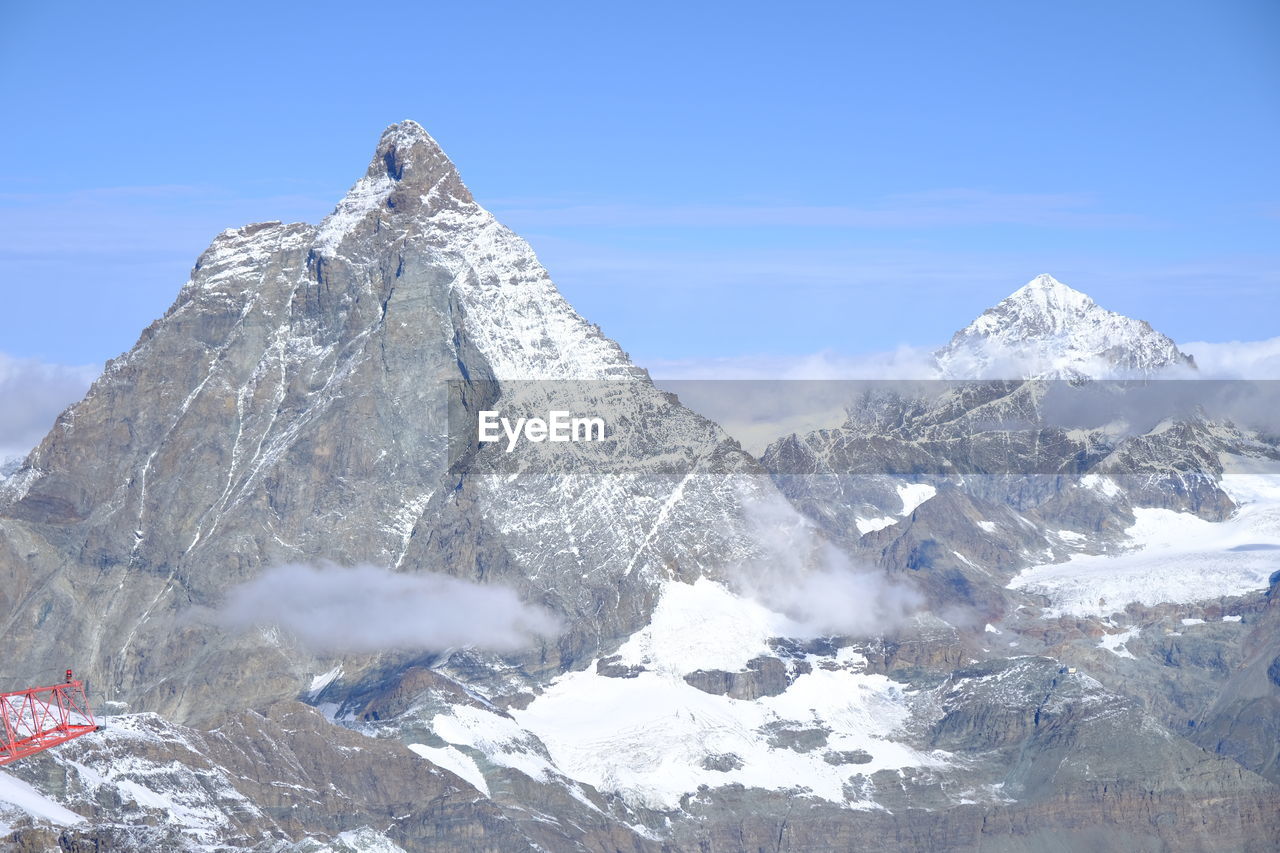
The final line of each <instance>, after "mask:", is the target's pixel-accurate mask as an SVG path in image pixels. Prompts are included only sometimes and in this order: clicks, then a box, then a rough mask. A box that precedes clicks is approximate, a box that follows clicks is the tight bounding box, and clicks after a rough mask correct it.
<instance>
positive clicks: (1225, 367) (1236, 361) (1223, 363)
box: [1179, 338, 1280, 379]
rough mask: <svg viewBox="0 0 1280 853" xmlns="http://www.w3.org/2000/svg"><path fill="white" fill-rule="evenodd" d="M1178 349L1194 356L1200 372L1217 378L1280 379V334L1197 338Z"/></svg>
mask: <svg viewBox="0 0 1280 853" xmlns="http://www.w3.org/2000/svg"><path fill="white" fill-rule="evenodd" d="M1179 349H1181V350H1182V351H1183V352H1186V353H1188V354H1190V355H1192V356H1194V357H1195V360H1196V365H1197V366H1198V367H1199V368H1200V373H1201V374H1203V375H1204V376H1206V377H1211V378H1214V379H1280V338H1271V339H1270V340H1265V341H1226V342H1223V343H1209V342H1207V341H1195V342H1193V343H1189V344H1180V345H1179Z"/></svg>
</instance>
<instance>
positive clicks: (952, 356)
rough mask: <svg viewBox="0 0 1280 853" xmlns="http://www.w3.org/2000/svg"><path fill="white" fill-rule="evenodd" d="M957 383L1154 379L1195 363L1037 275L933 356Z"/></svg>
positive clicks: (1147, 329) (1148, 331)
mask: <svg viewBox="0 0 1280 853" xmlns="http://www.w3.org/2000/svg"><path fill="white" fill-rule="evenodd" d="M934 358H935V359H936V360H937V363H938V368H939V370H940V371H941V372H942V375H943V376H945V377H947V378H953V379H971V378H980V379H992V378H999V379H1017V378H1025V377H1030V376H1050V377H1061V378H1067V377H1077V376H1087V377H1091V378H1104V377H1126V376H1149V375H1151V374H1153V373H1157V372H1163V371H1167V370H1170V369H1182V370H1194V369H1195V361H1194V360H1193V359H1192V358H1191V356H1189V355H1187V354H1185V353H1183V352H1181V351H1180V350H1179V349H1178V347H1177V344H1175V343H1174V342H1173V340H1172V339H1171V338H1169V337H1168V336H1166V335H1163V334H1161V333H1160V332H1157V331H1156V330H1155V329H1153V328H1151V326H1150V324H1148V323H1147V322H1146V321H1144V320H1135V319H1133V318H1132V317H1126V316H1124V315H1123V314H1117V313H1115V312H1114V311H1108V310H1107V309H1105V308H1103V307H1102V306H1100V305H1098V303H1096V302H1094V301H1093V300H1092V299H1090V298H1089V297H1088V296H1087V295H1085V294H1083V293H1081V292H1080V291H1078V290H1074V289H1073V288H1070V287H1068V286H1067V285H1065V284H1063V283H1062V282H1060V281H1058V280H1057V279H1055V278H1054V277H1053V276H1050V275H1040V276H1037V277H1036V278H1034V279H1032V280H1031V281H1030V282H1028V283H1027V284H1026V285H1025V286H1024V287H1022V288H1020V289H1019V290H1017V291H1015V292H1014V293H1013V294H1011V295H1010V296H1008V297H1007V298H1006V299H1004V300H1002V301H1001V302H1000V303H999V304H997V305H996V306H994V307H992V308H988V309H987V310H986V311H984V312H982V314H981V315H980V316H979V317H978V318H977V319H976V320H974V321H973V322H972V323H970V324H969V325H968V326H966V327H965V328H963V329H961V330H960V331H958V332H956V334H955V336H954V337H952V339H951V343H949V344H947V346H945V347H943V348H942V349H940V350H938V352H937V353H935V354H934Z"/></svg>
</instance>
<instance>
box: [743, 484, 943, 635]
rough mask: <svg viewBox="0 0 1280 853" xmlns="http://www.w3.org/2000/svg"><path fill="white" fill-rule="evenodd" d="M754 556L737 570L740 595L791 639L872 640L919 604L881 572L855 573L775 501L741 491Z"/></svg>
mask: <svg viewBox="0 0 1280 853" xmlns="http://www.w3.org/2000/svg"><path fill="white" fill-rule="evenodd" d="M739 497H740V499H741V501H742V506H743V510H744V512H745V514H746V517H747V518H748V520H749V521H750V522H751V529H752V530H753V531H754V534H753V538H754V543H755V545H756V546H757V548H758V554H759V557H758V558H757V559H755V560H751V561H748V562H747V563H745V564H744V565H742V566H739V567H738V569H737V571H736V572H735V575H734V583H735V585H736V586H737V587H738V589H739V591H741V592H743V593H745V594H747V595H750V596H751V597H753V598H755V599H756V600H758V601H759V602H760V603H761V604H763V605H764V606H766V607H768V608H770V609H771V610H774V611H776V612H780V613H783V614H785V615H786V616H787V617H789V619H790V620H791V622H792V625H791V626H790V636H795V637H805V636H810V637H814V636H835V635H847V636H855V637H865V636H877V635H882V634H884V633H887V632H893V631H895V630H897V629H899V628H901V627H903V626H904V625H905V624H906V623H907V621H908V620H909V619H910V617H911V615H912V614H913V613H915V612H916V611H918V610H919V609H920V608H921V607H922V605H923V603H924V600H923V598H922V596H921V595H920V594H919V593H918V592H917V591H916V590H915V589H913V588H911V587H909V586H906V585H904V584H901V583H898V582H895V581H893V580H891V579H890V578H889V577H888V576H886V574H885V573H884V572H883V571H880V570H878V569H875V568H872V567H870V566H859V565H857V564H856V563H854V562H853V560H851V559H850V558H849V556H848V555H847V554H845V553H844V552H843V551H841V550H840V549H839V548H836V547H835V546H834V545H832V544H831V543H830V542H828V541H827V540H826V539H825V537H823V536H822V534H820V533H819V532H818V530H817V528H816V527H815V526H814V525H813V523H812V522H810V521H809V520H808V519H807V518H805V517H803V516H802V515H800V513H799V512H797V511H796V509H795V507H793V506H792V505H791V504H790V503H789V502H788V501H787V500H786V498H784V497H783V496H782V495H781V494H779V493H777V492H775V491H772V490H764V491H761V492H756V491H754V490H749V489H745V488H744V489H742V490H741V492H740V495H739Z"/></svg>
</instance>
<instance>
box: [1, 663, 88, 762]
mask: <svg viewBox="0 0 1280 853" xmlns="http://www.w3.org/2000/svg"><path fill="white" fill-rule="evenodd" d="M97 729H98V725H97V723H96V722H94V719H93V711H92V710H90V708H89V697H88V696H87V695H86V694H85V691H84V682H81V681H76V680H75V679H74V678H73V677H72V674H71V670H67V680H66V681H64V682H63V683H62V684H55V685H54V686H52V687H31V688H28V689H27V690H18V691H15V692H13V693H0V765H3V764H10V763H12V762H14V761H17V760H18V759H19V758H26V757H27V756H28V755H31V754H32V753H36V752H39V751H40V750H42V749H48V748H49V747H51V746H57V745H58V744H60V743H66V742H67V741H69V740H71V739H72V738H77V737H80V736H81V735H87V734H88V733H89V732H92V731H97Z"/></svg>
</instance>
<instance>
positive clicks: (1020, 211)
mask: <svg viewBox="0 0 1280 853" xmlns="http://www.w3.org/2000/svg"><path fill="white" fill-rule="evenodd" d="M521 201H523V203H520V202H518V201H516V200H513V202H514V203H510V204H508V205H505V206H504V205H503V204H497V205H495V206H494V209H495V212H497V213H498V214H499V215H500V216H502V217H503V218H504V219H508V220H510V221H511V222H513V223H515V224H517V225H519V226H520V227H534V228H537V227H563V226H597V227H609V228H638V227H678V228H760V227H770V228H936V227H964V226H980V225H1029V226H1042V227H1060V228H1061V227H1067V228H1136V227H1150V226H1152V225H1154V224H1155V223H1154V222H1153V221H1152V220H1150V219H1149V218H1148V217H1144V216H1139V215H1136V214H1128V213H1115V212H1109V211H1105V210H1102V209H1100V207H1101V205H1100V200H1099V199H1098V197H1097V196H1095V195H1093V194H1091V193H999V192H991V191H987V190H975V189H946V190H936V191H931V192H920V193H903V194H898V195H891V196H886V197H885V198H883V199H881V200H880V201H878V202H876V203H874V204H871V205H867V206H850V205H787V204H781V205H777V204H767V205H760V204H674V205H651V204H582V203H557V202H555V201H551V200H547V201H543V202H540V203H532V202H530V201H529V200H521Z"/></svg>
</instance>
